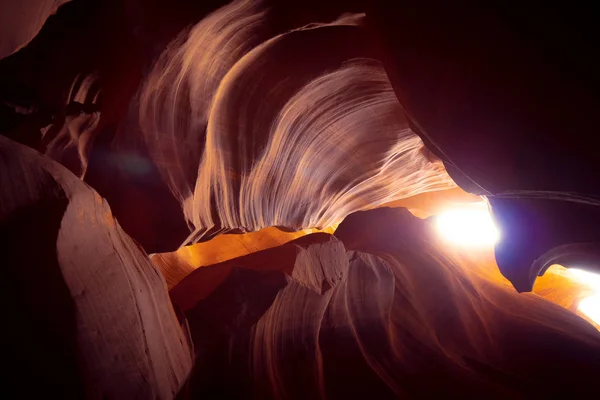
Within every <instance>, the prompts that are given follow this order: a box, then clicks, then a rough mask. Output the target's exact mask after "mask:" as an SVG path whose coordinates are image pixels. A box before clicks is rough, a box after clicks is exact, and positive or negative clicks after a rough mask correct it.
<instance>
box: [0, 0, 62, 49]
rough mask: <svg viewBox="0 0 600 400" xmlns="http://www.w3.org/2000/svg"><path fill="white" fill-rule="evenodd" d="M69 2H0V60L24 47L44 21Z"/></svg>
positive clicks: (37, 0)
mask: <svg viewBox="0 0 600 400" xmlns="http://www.w3.org/2000/svg"><path fill="white" fill-rule="evenodd" d="M68 1H70V0H4V1H2V2H0V59H2V58H4V57H6V56H9V55H11V54H12V53H14V52H15V51H17V50H19V49H20V48H22V47H24V46H26V45H27V43H29V41H30V40H31V39H33V38H34V37H35V35H37V34H38V32H39V31H40V29H42V26H43V25H44V23H45V22H46V19H47V18H48V17H49V16H50V15H52V14H54V13H55V12H56V10H57V9H58V7H60V6H61V5H62V4H64V3H66V2H68Z"/></svg>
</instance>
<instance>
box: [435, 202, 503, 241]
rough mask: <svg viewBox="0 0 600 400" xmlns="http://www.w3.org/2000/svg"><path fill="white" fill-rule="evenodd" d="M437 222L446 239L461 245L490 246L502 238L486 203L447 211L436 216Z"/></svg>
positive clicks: (438, 228)
mask: <svg viewBox="0 0 600 400" xmlns="http://www.w3.org/2000/svg"><path fill="white" fill-rule="evenodd" d="M435 223H436V227H437V230H438V231H439V233H440V234H441V235H442V236H443V237H444V238H445V239H446V240H448V241H451V242H453V243H455V244H458V245H461V246H489V245H493V244H495V243H497V242H498V240H499V239H500V231H499V230H498V228H497V227H496V225H495V224H494V220H493V219H492V216H491V214H490V211H489V210H488V209H487V207H486V205H485V204H484V203H475V204H471V205H468V206H461V207H460V208H456V209H451V210H448V211H445V212H443V213H441V214H438V215H437V216H436V217H435Z"/></svg>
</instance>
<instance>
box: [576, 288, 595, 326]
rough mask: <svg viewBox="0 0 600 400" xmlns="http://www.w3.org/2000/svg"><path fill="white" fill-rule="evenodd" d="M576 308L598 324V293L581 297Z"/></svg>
mask: <svg viewBox="0 0 600 400" xmlns="http://www.w3.org/2000/svg"><path fill="white" fill-rule="evenodd" d="M577 308H578V309H579V311H581V312H582V313H583V314H585V315H586V316H587V317H588V318H589V319H591V320H592V321H594V322H595V323H597V324H598V325H600V293H596V294H594V295H591V296H589V297H586V298H585V299H582V300H581V301H580V302H579V306H578V307H577Z"/></svg>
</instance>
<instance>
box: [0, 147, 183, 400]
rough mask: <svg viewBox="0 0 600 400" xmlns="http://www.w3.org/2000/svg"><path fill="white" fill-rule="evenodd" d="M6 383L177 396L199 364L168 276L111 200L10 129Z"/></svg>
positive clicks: (4, 220) (106, 394)
mask: <svg viewBox="0 0 600 400" xmlns="http://www.w3.org/2000/svg"><path fill="white" fill-rule="evenodd" d="M0 163H1V164H2V168H0V186H1V187H2V191H1V192H0V200H1V201H0V223H1V225H0V229H1V230H0V235H1V237H2V241H1V242H0V248H1V252H2V254H3V257H4V260H5V264H4V265H5V268H4V272H5V276H4V278H3V279H2V290H1V292H2V295H3V301H2V315H3V316H4V327H3V329H2V342H3V343H4V346H5V347H7V348H8V351H7V352H3V360H4V362H5V363H6V365H9V366H10V369H11V371H10V375H9V376H10V377H11V379H9V380H8V382H7V383H8V387H5V389H3V390H5V392H6V393H13V394H14V395H16V396H17V395H18V396H19V397H32V396H33V397H39V396H45V395H47V394H48V393H53V394H56V395H58V396H59V397H64V398H81V397H86V398H140V399H141V398H173V397H174V396H175V394H176V393H178V391H179V388H180V387H181V385H182V384H183V382H184V381H185V379H186V378H187V375H188V372H189V370H190V368H191V361H192V360H191V358H190V348H189V345H188V341H187V338H186V336H185V334H184V332H183V331H182V329H181V327H180V326H179V323H178V321H177V319H176V316H175V313H174V311H173V308H172V306H171V303H170V302H169V298H168V294H167V288H166V285H165V281H164V278H163V277H162V275H160V273H159V272H158V271H157V270H156V269H155V268H154V267H153V265H152V264H151V263H150V261H149V259H148V257H147V255H146V253H145V252H144V251H143V250H142V249H141V248H140V247H139V246H138V245H137V244H136V243H135V242H134V241H133V240H131V238H129V237H128V236H127V234H125V233H124V232H123V230H122V229H121V228H120V226H119V224H118V223H117V222H116V221H115V220H114V218H113V216H112V214H111V212H110V208H109V206H108V204H107V203H106V202H105V201H104V200H103V199H102V198H101V197H100V196H98V194H97V193H96V192H95V191H94V190H93V189H91V188H90V187H89V186H87V185H85V184H84V183H82V182H81V181H80V180H79V179H78V178H77V177H76V176H74V175H73V174H71V173H70V172H69V171H68V170H66V169H65V168H64V167H62V166H60V165H59V164H57V163H55V162H54V161H52V160H50V159H48V158H46V157H45V156H43V155H40V154H39V153H36V152H35V151H34V150H31V149H28V148H26V147H24V146H22V145H19V144H16V143H12V142H11V141H9V140H8V139H6V138H4V137H0Z"/></svg>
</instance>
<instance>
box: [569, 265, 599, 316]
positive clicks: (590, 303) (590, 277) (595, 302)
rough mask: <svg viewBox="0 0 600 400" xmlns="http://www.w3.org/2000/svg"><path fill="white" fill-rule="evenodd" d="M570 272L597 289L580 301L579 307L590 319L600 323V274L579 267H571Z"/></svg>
mask: <svg viewBox="0 0 600 400" xmlns="http://www.w3.org/2000/svg"><path fill="white" fill-rule="evenodd" d="M569 273H570V274H571V275H573V277H575V279H577V280H578V281H580V282H582V283H584V284H586V285H588V286H590V287H591V288H592V289H594V290H595V292H596V293H594V294H593V295H591V296H589V297H586V298H585V299H582V300H581V301H580V302H579V306H578V309H579V311H581V312H582V313H583V314H585V315H586V316H587V317H588V318H589V319H591V320H592V321H594V322H595V323H597V324H598V325H600V275H599V274H595V273H593V272H588V271H585V270H582V269H578V268H569Z"/></svg>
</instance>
